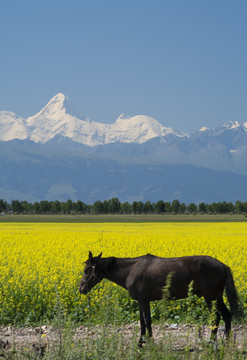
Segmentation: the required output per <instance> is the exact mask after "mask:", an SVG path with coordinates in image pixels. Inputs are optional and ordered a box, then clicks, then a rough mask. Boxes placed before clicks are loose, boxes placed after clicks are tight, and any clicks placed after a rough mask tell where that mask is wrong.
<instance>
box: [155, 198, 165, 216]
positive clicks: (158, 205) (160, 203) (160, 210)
mask: <svg viewBox="0 0 247 360" xmlns="http://www.w3.org/2000/svg"><path fill="white" fill-rule="evenodd" d="M155 212H156V213H157V214H162V213H165V212H166V206H165V203H164V201H163V200H159V201H158V202H157V203H156V204H155Z"/></svg>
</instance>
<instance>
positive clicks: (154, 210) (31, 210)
mask: <svg viewBox="0 0 247 360" xmlns="http://www.w3.org/2000/svg"><path fill="white" fill-rule="evenodd" d="M0 210H1V214H2V215H3V214H92V215H99V214H197V213H200V214H229V213H232V214H243V213H246V214H247V202H246V201H245V202H241V201H239V200H238V201H236V202H235V203H232V202H226V201H223V202H217V203H215V202H213V203H212V204H206V203H204V202H200V203H199V204H198V205H197V204H195V203H190V204H188V205H186V204H185V203H180V202H179V200H173V201H172V202H169V201H163V200H159V201H158V202H156V203H152V202H150V201H146V202H142V201H133V203H132V204H130V203H129V202H123V203H121V202H120V201H119V199H118V198H112V199H109V200H104V201H100V200H97V201H95V202H94V203H93V204H91V205H88V204H85V203H84V202H82V201H80V200H78V201H72V200H70V199H69V200H67V201H65V202H63V201H58V200H55V201H47V200H42V201H40V202H38V201H36V202H34V203H29V202H27V201H19V200H12V201H11V203H8V202H7V201H5V200H3V199H0Z"/></svg>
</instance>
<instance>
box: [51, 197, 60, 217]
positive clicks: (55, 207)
mask: <svg viewBox="0 0 247 360" xmlns="http://www.w3.org/2000/svg"><path fill="white" fill-rule="evenodd" d="M51 212H52V213H53V214H59V213H60V212H61V204H60V201H58V200H55V201H52V202H51Z"/></svg>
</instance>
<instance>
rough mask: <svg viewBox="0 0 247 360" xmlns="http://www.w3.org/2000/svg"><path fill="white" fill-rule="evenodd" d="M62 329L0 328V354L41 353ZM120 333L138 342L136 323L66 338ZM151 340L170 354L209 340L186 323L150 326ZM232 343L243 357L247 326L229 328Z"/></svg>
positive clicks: (77, 331) (204, 329)
mask: <svg viewBox="0 0 247 360" xmlns="http://www.w3.org/2000/svg"><path fill="white" fill-rule="evenodd" d="M66 334H67V335H68V333H66V330H63V331H61V329H60V330H59V329H56V328H54V327H52V326H41V327H29V328H17V327H12V326H9V327H0V349H1V352H8V351H10V350H11V349H13V348H15V349H18V348H23V347H26V348H33V349H34V350H35V349H38V350H39V351H40V349H41V351H42V347H44V348H45V347H46V346H51V345H52V344H55V343H58V342H59V341H61V339H63V337H64V336H67V335H66ZM107 334H110V335H114V334H116V335H117V334H120V335H121V339H122V340H123V341H124V342H126V344H128V343H130V342H132V341H133V340H135V339H138V335H139V324H137V323H134V324H129V325H122V326H118V327H115V326H114V327H109V326H108V327H107V329H106V328H104V327H102V326H101V325H96V326H90V327H87V326H83V325H81V326H79V327H77V328H75V329H74V330H73V331H71V330H70V335H69V336H71V338H72V339H73V341H74V342H75V343H76V342H77V341H80V340H84V341H85V339H89V338H90V339H91V340H92V339H96V338H97V337H100V336H102V335H106V336H107ZM153 338H154V342H155V343H164V342H166V343H167V344H168V345H169V344H170V346H171V347H172V349H173V350H174V351H176V350H182V349H184V348H185V347H188V346H189V347H190V348H191V350H192V351H193V350H195V349H198V348H199V347H200V343H201V342H202V340H203V339H204V340H206V341H207V340H209V338H210V328H209V327H202V326H201V327H200V326H194V325H186V324H169V325H153ZM221 339H224V328H223V327H220V328H219V333H218V340H221ZM232 341H234V344H235V346H236V347H237V348H239V349H240V350H241V351H243V352H244V353H246V354H247V325H246V324H240V325H234V326H233V327H232Z"/></svg>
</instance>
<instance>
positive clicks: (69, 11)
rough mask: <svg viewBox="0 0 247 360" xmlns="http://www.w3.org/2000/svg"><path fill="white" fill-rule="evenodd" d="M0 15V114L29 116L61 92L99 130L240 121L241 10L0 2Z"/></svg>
mask: <svg viewBox="0 0 247 360" xmlns="http://www.w3.org/2000/svg"><path fill="white" fill-rule="evenodd" d="M0 14H1V21H0V54H1V55H0V69H1V72H0V110H11V111H14V112H15V113H17V114H18V115H21V116H24V117H27V116H31V115H34V114H35V113H37V112H38V111H39V110H40V109H41V108H42V107H43V106H44V105H45V104H46V103H47V102H48V101H49V100H50V98H51V97H52V96H54V95H56V94H57V93H58V92H63V93H64V94H65V95H67V96H68V97H69V99H70V101H71V102H72V104H73V105H74V107H75V108H76V110H78V112H81V113H82V114H83V115H84V116H85V117H88V118H90V119H91V120H94V121H99V122H103V123H113V122H114V121H115V120H116V118H117V117H118V116H119V115H120V114H122V113H125V114H128V115H130V116H133V115H137V114H146V115H150V116H153V117H155V118H156V119H157V120H158V121H160V122H161V123H162V124H163V125H165V126H171V127H173V128H175V129H181V130H184V131H187V132H193V131H196V130H198V129H200V128H201V127H202V126H207V127H215V126H218V125H219V124H221V123H223V122H225V121H230V120H232V121H236V120H237V121H247V101H246V100H247V71H246V67H247V46H246V39H247V22H246V18H247V1H245V0H242V1H241V0H240V1H228V0H214V1H212V0H207V1H198V0H195V1H191V0H187V1H185V0H183V1H182V0H170V1H166V0H151V1H149V0H148V1H147V0H131V1H129V0H125V1H120V0H104V1H102V0H80V1H79V0H68V1H63V0H49V1H47V0H42V1H35V0H30V1H27V0H22V1H19V0H16V1H14V0H8V1H1V2H0Z"/></svg>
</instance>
